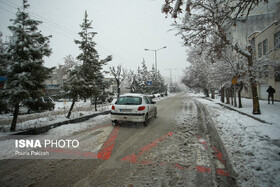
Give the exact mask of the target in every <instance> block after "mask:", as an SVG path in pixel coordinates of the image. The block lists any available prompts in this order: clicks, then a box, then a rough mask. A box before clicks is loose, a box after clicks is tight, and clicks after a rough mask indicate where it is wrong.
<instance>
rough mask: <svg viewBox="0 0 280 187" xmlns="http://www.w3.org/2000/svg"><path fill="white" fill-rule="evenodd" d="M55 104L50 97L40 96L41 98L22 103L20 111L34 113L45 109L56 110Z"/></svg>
mask: <svg viewBox="0 0 280 187" xmlns="http://www.w3.org/2000/svg"><path fill="white" fill-rule="evenodd" d="M54 107H55V104H54V101H53V99H52V98H50V97H40V98H39V99H35V100H33V99H29V100H25V101H23V102H22V103H21V104H20V113H28V114H30V113H33V112H41V111H45V110H50V111H52V110H54Z"/></svg>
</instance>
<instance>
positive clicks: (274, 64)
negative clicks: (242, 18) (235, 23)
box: [248, 19, 280, 100]
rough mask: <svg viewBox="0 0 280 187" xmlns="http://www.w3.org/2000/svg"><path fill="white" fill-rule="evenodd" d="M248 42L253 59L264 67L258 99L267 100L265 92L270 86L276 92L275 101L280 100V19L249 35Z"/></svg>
mask: <svg viewBox="0 0 280 187" xmlns="http://www.w3.org/2000/svg"><path fill="white" fill-rule="evenodd" d="M248 42H250V43H251V45H252V47H253V49H254V52H253V55H254V59H256V60H257V61H260V62H263V63H264V64H265V65H266V71H265V73H263V74H262V75H260V77H261V79H259V89H258V92H259V93H258V94H259V98H260V99H267V92H266V90H267V88H268V86H269V85H271V86H272V87H273V88H274V89H275V90H276V93H275V96H274V98H275V100H280V19H279V21H274V22H272V23H271V24H270V25H268V26H267V27H266V28H265V29H263V30H262V31H256V32H254V33H253V34H251V35H249V36H248Z"/></svg>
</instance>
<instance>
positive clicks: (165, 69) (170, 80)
mask: <svg viewBox="0 0 280 187" xmlns="http://www.w3.org/2000/svg"><path fill="white" fill-rule="evenodd" d="M165 70H169V71H170V83H169V90H171V84H172V70H176V69H171V68H169V69H165Z"/></svg>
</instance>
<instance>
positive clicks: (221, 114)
mask: <svg viewBox="0 0 280 187" xmlns="http://www.w3.org/2000/svg"><path fill="white" fill-rule="evenodd" d="M192 96H194V97H195V98H196V99H197V100H198V101H200V102H201V103H203V104H204V105H205V106H206V107H207V110H208V111H209V113H210V115H211V117H212V119H213V122H214V124H215V125H216V129H217V131H218V133H219V135H220V137H221V139H222V141H223V143H224V146H225V147H226V149H227V153H228V156H229V158H230V159H231V162H232V165H233V168H234V169H235V171H236V173H237V182H238V184H239V185H240V186H277V185H279V184H280V123H279V121H280V115H279V109H280V103H278V102H275V104H274V105H268V104H267V102H266V101H260V106H261V111H262V114H261V115H258V116H254V117H257V118H260V119H262V120H264V121H266V122H268V123H261V122H259V121H256V120H254V119H252V118H250V117H248V116H245V115H242V114H240V113H238V112H235V111H230V110H227V109H225V108H224V107H222V106H220V105H217V103H220V102H219V99H216V100H213V102H212V101H209V100H206V99H202V98H201V97H200V96H195V95H192ZM242 102H243V108H241V109H238V108H234V107H233V108H234V109H236V110H239V111H242V112H245V113H247V114H249V115H251V113H252V101H251V100H250V99H242ZM228 106H230V105H228Z"/></svg>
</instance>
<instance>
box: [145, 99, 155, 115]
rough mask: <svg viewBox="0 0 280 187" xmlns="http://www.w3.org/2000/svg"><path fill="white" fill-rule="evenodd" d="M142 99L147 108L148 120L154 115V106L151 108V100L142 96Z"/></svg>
mask: <svg viewBox="0 0 280 187" xmlns="http://www.w3.org/2000/svg"><path fill="white" fill-rule="evenodd" d="M144 99H145V101H146V103H147V106H148V114H149V118H151V117H152V116H153V115H154V106H153V103H152V100H151V99H150V98H149V97H147V96H144Z"/></svg>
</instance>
